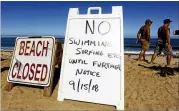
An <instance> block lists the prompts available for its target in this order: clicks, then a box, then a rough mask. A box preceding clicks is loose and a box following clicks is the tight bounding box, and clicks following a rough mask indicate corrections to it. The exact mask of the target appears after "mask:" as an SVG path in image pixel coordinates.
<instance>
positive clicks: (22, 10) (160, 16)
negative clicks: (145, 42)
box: [1, 1, 179, 37]
mask: <svg viewBox="0 0 179 111" xmlns="http://www.w3.org/2000/svg"><path fill="white" fill-rule="evenodd" d="M112 6H123V20H124V37H136V34H137V32H138V30H139V28H140V27H141V26H143V25H144V23H145V20H146V19H151V20H152V21H153V24H152V25H151V35H152V36H156V35H157V30H158V28H159V27H160V26H161V25H163V20H164V19H166V18H169V19H171V20H172V23H171V25H170V30H171V34H173V31H174V30H176V29H179V1H178V2H177V1H176V2H167V1H165V2H164V1H160V2H155V1H148V2H142V1H138V2H131V1H115V2H111V1H109V2H107V1H105V2H104V1H98V2H96V1H90V2H82V1H79V2H77V1H73V2H67V1H66V2H62V1H55V2H47V1H46V2H42V1H41V2H37V1H36V2H35V1H30V2H1V34H2V35H60V36H64V35H65V30H66V23H67V19H68V18H67V17H68V11H69V8H79V13H80V14H86V13H87V9H88V7H101V8H102V13H111V12H112Z"/></svg>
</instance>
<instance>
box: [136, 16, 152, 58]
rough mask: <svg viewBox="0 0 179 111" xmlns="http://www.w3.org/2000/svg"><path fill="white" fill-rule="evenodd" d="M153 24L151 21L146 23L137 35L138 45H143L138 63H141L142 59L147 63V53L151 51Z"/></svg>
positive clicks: (148, 20)
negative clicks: (151, 27)
mask: <svg viewBox="0 0 179 111" xmlns="http://www.w3.org/2000/svg"><path fill="white" fill-rule="evenodd" d="M151 24H152V21H151V20H150V19H147V20H146V21H145V25H144V26H142V27H141V28H140V29H139V31H138V33H137V40H136V43H139V42H140V44H141V52H140V54H139V58H138V61H141V58H142V57H143V60H144V61H146V59H145V52H146V51H147V50H148V49H149V45H150V26H151Z"/></svg>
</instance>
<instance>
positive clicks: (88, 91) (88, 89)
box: [88, 79, 92, 93]
mask: <svg viewBox="0 0 179 111" xmlns="http://www.w3.org/2000/svg"><path fill="white" fill-rule="evenodd" d="M91 82H92V79H90V83H89V88H88V93H90V89H91Z"/></svg>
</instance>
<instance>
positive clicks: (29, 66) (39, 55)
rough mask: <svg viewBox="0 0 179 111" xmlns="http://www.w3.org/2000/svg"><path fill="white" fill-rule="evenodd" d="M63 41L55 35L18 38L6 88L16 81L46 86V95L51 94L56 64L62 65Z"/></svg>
mask: <svg viewBox="0 0 179 111" xmlns="http://www.w3.org/2000/svg"><path fill="white" fill-rule="evenodd" d="M62 53H63V50H62V44H61V41H59V40H56V41H55V38H54V37H47V36H42V37H23V38H17V39H16V45H15V48H14V52H13V56H12V60H11V65H10V69H9V73H8V76H7V82H6V85H5V90H7V91H11V89H12V88H13V86H14V85H13V84H14V83H18V84H27V85H34V86H43V87H44V96H47V97H49V96H51V94H52V88H53V80H54V73H55V66H56V65H58V67H60V66H61V59H62Z"/></svg>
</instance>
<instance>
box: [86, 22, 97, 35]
mask: <svg viewBox="0 0 179 111" xmlns="http://www.w3.org/2000/svg"><path fill="white" fill-rule="evenodd" d="M94 25H95V24H94V20H93V30H92V29H91V27H90V25H89V22H88V20H86V30H85V34H87V30H88V29H87V28H88V27H89V29H90V31H91V34H94Z"/></svg>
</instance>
